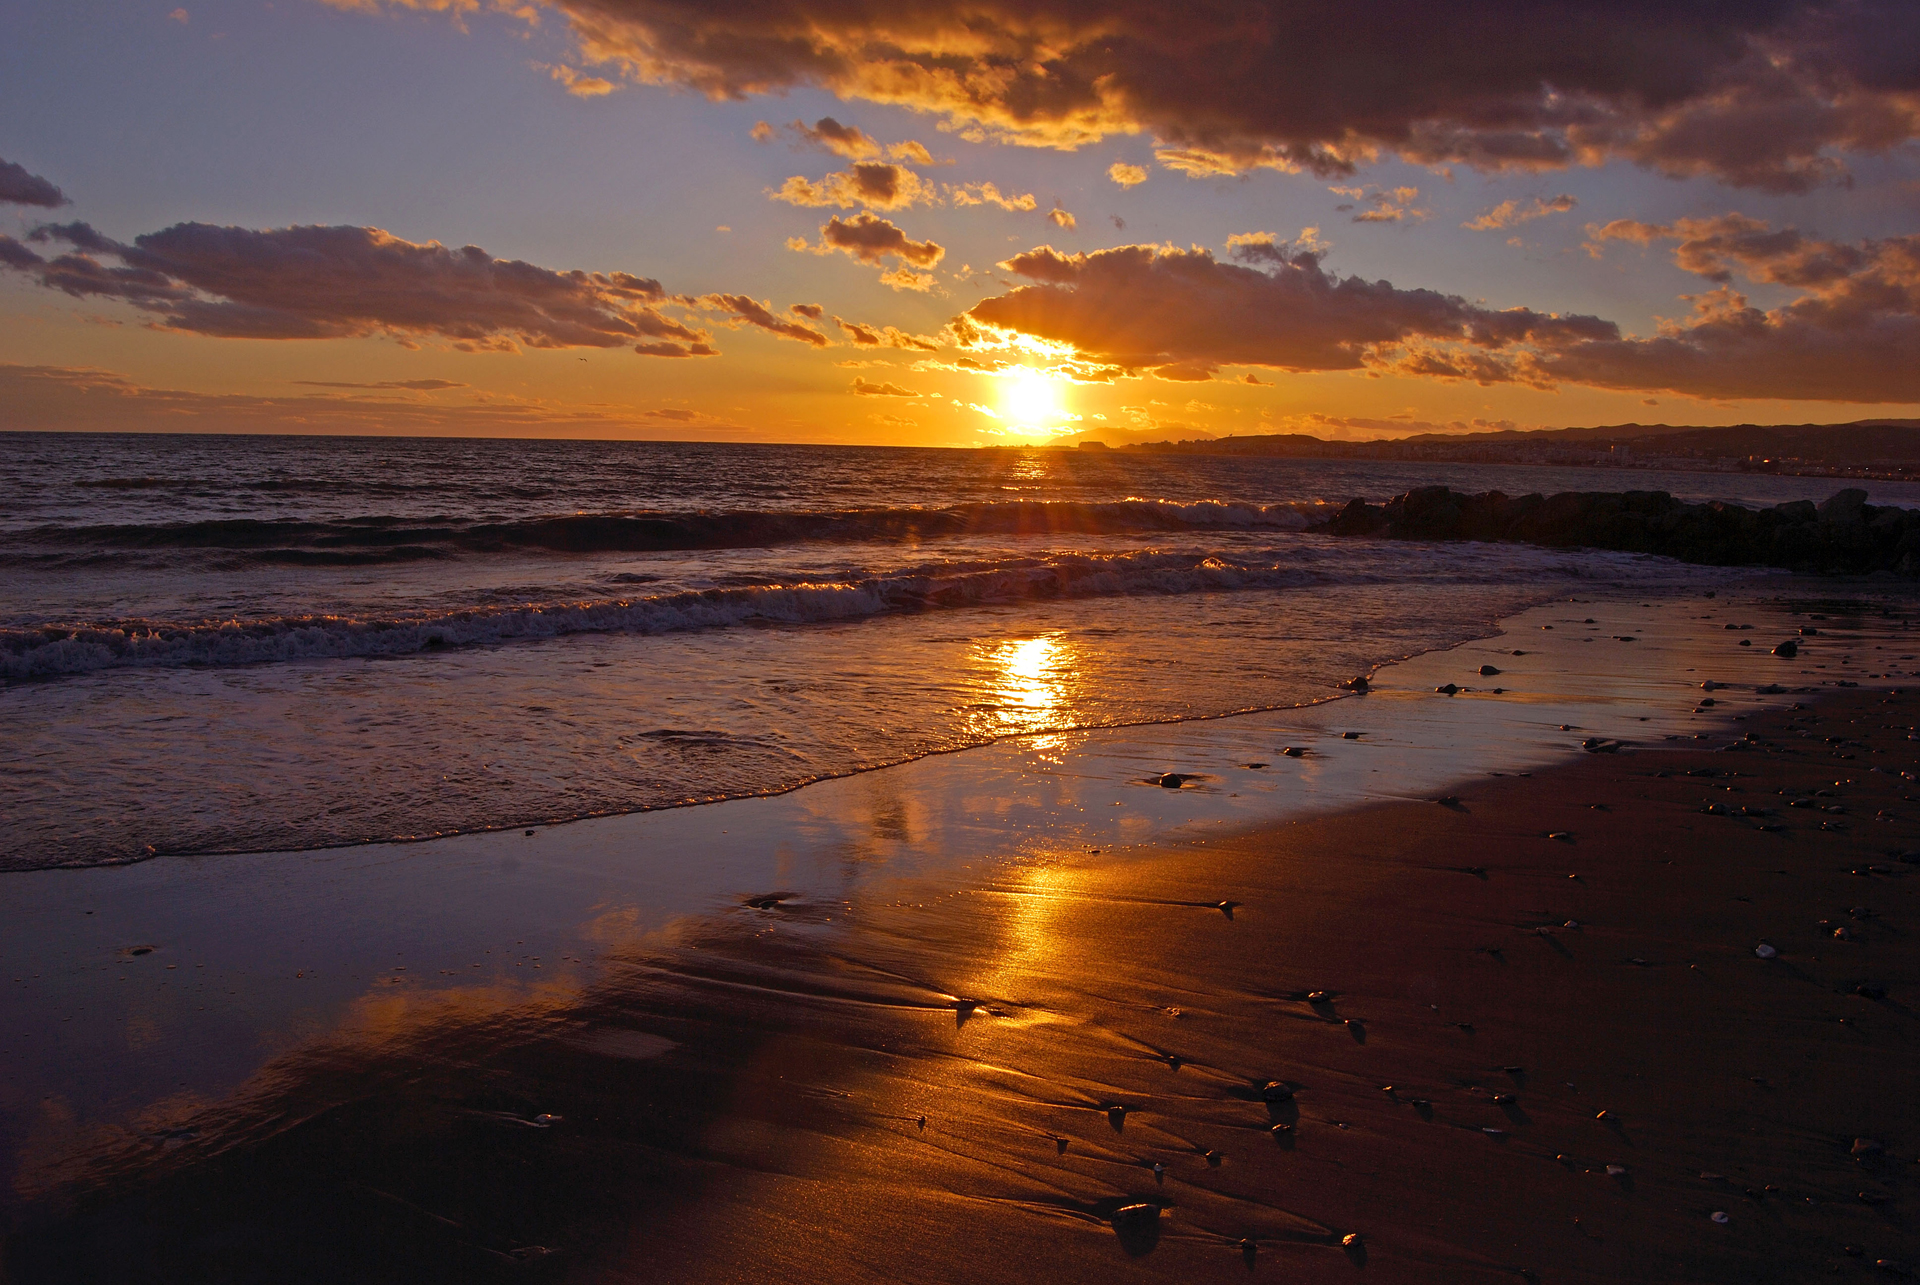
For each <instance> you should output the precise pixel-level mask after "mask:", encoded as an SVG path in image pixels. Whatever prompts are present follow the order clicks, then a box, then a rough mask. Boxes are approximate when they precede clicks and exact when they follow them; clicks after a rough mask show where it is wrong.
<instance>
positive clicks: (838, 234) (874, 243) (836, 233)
mask: <svg viewBox="0 0 1920 1285" xmlns="http://www.w3.org/2000/svg"><path fill="white" fill-rule="evenodd" d="M787 244H788V245H789V246H794V248H797V249H802V250H807V249H811V250H813V252H814V253H815V254H831V253H832V252H833V251H835V250H839V251H842V252H844V253H846V254H849V255H852V256H853V257H854V258H855V259H857V260H859V261H860V262H861V263H865V264H878V263H880V262H881V261H882V260H883V259H885V258H887V257H888V256H890V255H891V256H892V257H894V258H897V259H899V260H900V261H901V262H902V263H903V264H907V265H911V266H913V267H916V268H930V267H932V266H933V265H934V264H936V263H938V262H940V260H941V259H942V258H944V257H946V253H947V251H946V248H945V247H944V246H941V245H938V244H936V243H935V242H933V241H915V240H913V239H912V238H910V237H908V236H907V234H906V233H905V232H903V231H901V230H900V229H899V228H898V227H896V226H895V225H894V224H893V223H892V222H891V221H890V220H887V219H883V218H879V217H877V216H875V215H872V214H856V215H854V216H853V217H852V218H850V219H842V218H841V217H840V216H839V215H837V214H836V215H834V216H833V217H832V218H830V219H828V220H827V221H826V222H825V223H822V224H821V225H820V244H819V246H817V247H814V246H809V245H808V244H807V243H806V242H805V241H799V242H798V245H797V246H796V245H795V242H793V241H789V242H788V243H787Z"/></svg>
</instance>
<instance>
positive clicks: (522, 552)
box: [0, 433, 1920, 870]
mask: <svg viewBox="0 0 1920 1285" xmlns="http://www.w3.org/2000/svg"><path fill="white" fill-rule="evenodd" d="M1430 484H1442V485H1447V486H1451V487H1454V488H1455V489H1457V490H1463V491H1485V490H1501V491H1505V492H1507V493H1509V494H1524V493H1527V492H1542V493H1548V494H1551V493H1554V492H1559V491H1576V490H1624V489H1640V490H1664V491H1668V492H1671V493H1672V494H1674V495H1676V496H1679V497H1681V498H1683V499H1687V500H1709V499H1717V500H1727V501H1732V502H1737V503H1742V504H1747V505H1765V504H1775V503H1781V502H1784V501H1789V500H1798V499H1813V500H1819V499H1824V498H1825V497H1826V496H1827V495H1829V494H1831V493H1832V492H1833V491H1835V490H1837V489H1839V488H1840V487H1841V486H1842V485H1844V484H1843V483H1840V482H1837V481H1834V480H1832V479H1825V478H1795V477H1780V476H1773V475H1753V474H1736V473H1679V472H1652V471H1641V470H1633V471H1625V470H1620V469H1579V468H1545V467H1525V466H1495V465H1464V464H1461V465H1450V464H1424V463H1423V464H1393V463H1378V462H1360V461H1311V460H1278V459H1273V460H1266V459H1247V458H1234V459H1224V458H1209V457H1205V456H1185V455H1178V456H1176V455H1159V454H1143V453H1135V452H1126V451H1100V450H1063V449H979V450H936V449H906V448H877V447H873V448H869V447H834V446H774V445H741V444H714V443H660V442H590V441H501V440H448V439H404V438H343V437H286V436H239V435H233V436H193V435H133V434H36V433H6V434H0V870H8V869H11V870H26V869H40V868H48V867H57V866H88V865H103V864H119V863H127V862H134V861H140V860H144V859H146V858H150V857H154V856H160V855H171V854H211V853H231V852H269V851H290V850H301V849H313V848H325V847H337V846H343V845H353V844H365V843H373V842H381V841H391V840H400V839H424V838H431V837H434V836H439V835H448V834H455V833H468V832H474V831H482V830H492V829H503V828H508V827H519V826H533V825H542V826H544V825H551V824H556V823H560V822H565V821H570V820H575V819H579V818H584V817H589V816H603V815H609V814H617V813H628V812H637V811H643V810H648V809H658V808H671V807H682V806H688V805H696V804H702V803H709V802H715V801H718V800H722V799H729V798H740V797H746V796H754V795H768V794H776V793H780V792H784V791H788V790H793V789H795V788H798V787H800V786H804V785H806V784H808V783H810V782H814V781H819V780H822V779H825V778H830V777H840V776H847V775H850V774H854V773H859V772H864V771H868V770H871V769H875V768H879V767H884V766H887V765H890V764H895V763H901V762H905V761H908V760H911V759H916V758H921V757H924V756H927V755H932V754H943V753H949V752H955V751H964V750H966V749H968V748H969V747H974V746H980V745H984V744H988V743H991V742H994V741H998V740H1002V739H1004V738H1007V737H1015V736H1025V735H1032V734H1036V733H1046V732H1058V731H1064V730H1068V729H1086V728H1100V727H1117V726H1125V725H1131V724H1147V723H1164V722H1173V721H1178V720H1186V719H1205V718H1218V717H1223V716H1228V715H1234V714H1239V713H1246V712H1249V711H1256V710H1272V709H1285V708H1289V707H1296V706H1301V705H1307V704H1311V703H1314V702H1317V701H1321V700H1325V699H1327V698H1329V697H1331V696H1333V695H1334V694H1335V693H1336V692H1337V690H1338V684H1339V683H1340V682H1341V681H1342V680H1344V679H1346V678H1349V677H1351V676H1353V675H1355V674H1361V673H1365V672H1367V671H1368V670H1370V669H1372V668H1373V667H1374V666H1376V665H1379V664H1382V663H1386V662H1389V661H1393V660H1396V659H1400V658H1404V657H1407V656H1412V655H1415V654H1418V653H1421V652H1425V651H1431V650H1433V649H1436V648H1442V647H1447V646H1451V645H1453V644H1455V643H1458V642H1461V641H1463V640H1465V639H1468V638H1472V637H1476V636H1481V635H1484V634H1486V633H1488V632H1489V631H1490V630H1491V629H1492V627H1493V625H1494V623H1495V622H1496V621H1498V620H1500V619H1501V618H1503V617H1506V616H1510V615H1512V614H1513V613H1515V612H1517V611H1520V610H1523V609H1525V608H1527V607H1530V606H1534V605H1537V604H1540V603H1544V602H1548V601H1551V600H1553V599H1556V598H1564V597H1567V596H1572V595H1580V594H1591V593H1594V592H1603V591H1604V592H1620V593H1628V594H1634V595H1643V596H1655V595H1660V594H1669V593H1677V592H1690V591H1694V590H1696V589H1698V588H1700V587H1701V586H1703V585H1707V584H1711V583H1722V582H1725V581H1726V580H1727V579H1728V578H1729V576H1739V575H1742V574H1746V575H1749V576H1750V575H1754V574H1764V573H1731V572H1728V571H1726V570H1724V569H1714V568H1700V567H1690V566H1685V565H1682V564H1679V563H1675V562H1672V561H1669V560H1666V559H1660V558H1650V557H1643V556H1638V555H1629V554H1621V553H1609V552H1601V551H1569V550H1549V549H1538V548H1531V547H1526V546H1519V545H1504V544H1477V543H1455V544H1428V543H1421V542H1411V541H1388V540H1374V539H1338V538H1333V537H1329V536H1324V535H1319V534H1314V533H1312V532H1310V531H1309V530H1308V527H1309V526H1310V525H1311V523H1312V522H1313V521H1314V520H1315V519H1316V518H1317V517H1320V516H1324V515H1325V514H1327V513H1328V512H1329V510H1330V506H1338V505H1341V504H1344V503H1345V502H1347V501H1348V500H1349V499H1352V498H1353V497H1356V496H1359V497H1364V498H1366V499H1369V500H1373V501H1380V500H1384V499H1387V498H1389V497H1391V496H1393V495H1395V494H1398V493H1400V492H1403V491H1405V490H1407V489H1409V488H1411V487H1414V486H1422V485H1430ZM1870 490H1872V491H1873V495H1872V500H1873V502H1876V503H1895V504H1902V505H1914V504H1920V486H1915V485H1911V484H1898V485H1896V484H1876V485H1874V486H1873V487H1871V488H1870Z"/></svg>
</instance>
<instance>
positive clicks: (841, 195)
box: [767, 161, 933, 210]
mask: <svg viewBox="0 0 1920 1285" xmlns="http://www.w3.org/2000/svg"><path fill="white" fill-rule="evenodd" d="M767 195H769V196H771V197H772V198H773V199H774V200H776V201H785V202H787V203H788V204H790V205H812V206H820V205H837V206H839V207H840V208H842V209H848V208H850V207H852V206H856V205H864V206H866V207H867V208H868V209H872V210H903V209H906V208H907V207H908V206H910V205H913V204H915V203H916V202H920V203H926V202H930V201H932V200H933V188H932V186H931V185H930V184H929V183H927V181H926V180H925V179H923V178H921V177H920V176H919V175H918V174H915V173H914V172H913V171H912V170H910V169H907V168H906V167H905V166H901V165H893V164H889V163H888V162H886V161H862V162H860V163H859V164H857V165H854V166H852V167H851V168H850V169H848V170H846V171H844V172H835V173H832V174H829V175H827V176H826V177H825V178H823V179H821V180H820V181H819V182H818V183H811V182H808V181H807V180H806V179H805V178H802V177H801V176H800V175H798V174H796V175H794V176H793V177H792V178H790V179H788V180H787V181H786V182H785V183H782V184H781V185H780V187H779V189H778V190H777V191H776V190H772V189H769V190H768V193H767Z"/></svg>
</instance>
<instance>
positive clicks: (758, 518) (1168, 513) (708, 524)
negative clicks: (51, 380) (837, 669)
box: [5, 479, 1318, 565]
mask: <svg viewBox="0 0 1920 1285" xmlns="http://www.w3.org/2000/svg"><path fill="white" fill-rule="evenodd" d="M146 481H147V479H114V480H113V481H112V482H111V483H108V485H116V486H126V487H138V486H141V485H144V484H145V482H146ZM1317 509H1318V506H1316V505H1313V504H1270V505H1260V504H1231V503H1222V502H1218V501H1198V502H1192V503H1175V502H1172V501H1166V500H1139V499H1130V500H1116V501H1109V502H1102V503H1092V502H1085V501H1066V500H1057V501H1042V500H1028V501H1009V502H998V503H976V504H959V505H953V506H949V507H942V508H865V509H843V510H811V511H810V510H791V511H787V510H777V509H775V510H767V509H760V510H728V511H713V510H706V511H696V512H681V513H674V512H660V511H635V512H625V513H618V512H615V513H576V514H565V515H555V516H551V517H538V518H525V519H518V520H514V521H470V520H466V519H460V518H454V517H446V518H418V517H386V516H375V517H362V518H350V519H345V520H335V521H292V520H274V519H262V518H232V519H213V520H202V521H193V522H174V523H140V524H112V525H97V526H43V527H39V528H36V529H32V530H26V531H21V532H18V533H17V534H15V535H14V536H12V537H11V538H9V539H8V540H7V541H6V542H5V544H6V546H10V547H11V548H14V549H18V550H20V551H21V552H23V553H27V552H29V551H30V556H34V555H37V556H36V560H39V559H44V558H46V557H48V556H54V557H62V556H73V555H85V554H88V553H97V552H98V551H101V550H167V549H180V550H206V551H228V552H231V553H233V554H236V555H239V556H241V557H244V558H246V559H248V560H251V561H259V562H283V563H290V564H306V565H312V564H324V563H340V564H349V565H351V564H355V563H365V562H377V561H390V560H391V561H399V560H413V559H421V558H433V557H448V556H460V555H463V554H487V553H506V552H515V551H534V552H550V553H642V552H665V551H672V550H681V549H686V550H696V549H747V548H764V547H772V546H776V545H782V544H793V543H799V542H803V541H818V542H829V543H836V544H854V543H889V544H892V543H914V542H918V541H924V540H950V539H956V538H964V537H967V536H978V535H996V536H1020V535H1038V536H1045V535H1107V534H1124V533H1129V532H1178V531H1196V530H1212V529H1221V528H1241V529H1264V530H1275V531H1290V530H1299V529H1301V528H1303V527H1305V526H1307V525H1308V524H1309V522H1310V520H1311V519H1310V517H1309V514H1312V513H1315V512H1316V511H1317Z"/></svg>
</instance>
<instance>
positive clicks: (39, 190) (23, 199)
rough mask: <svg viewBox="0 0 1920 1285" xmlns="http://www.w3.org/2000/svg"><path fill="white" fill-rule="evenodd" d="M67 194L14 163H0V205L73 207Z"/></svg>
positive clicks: (49, 207)
mask: <svg viewBox="0 0 1920 1285" xmlns="http://www.w3.org/2000/svg"><path fill="white" fill-rule="evenodd" d="M71 204H72V202H71V201H69V200H67V194H66V193H65V192H62V191H61V190H60V189H59V188H57V187H55V186H54V185H53V184H52V183H49V182H48V181H47V180H46V179H43V178H41V177H40V176H39V175H38V174H34V173H31V172H29V171H28V170H27V169H25V168H24V167H22V166H19V165H16V164H14V163H13V162H12V161H0V205H38V206H42V207H43V208H45V209H49V210H52V209H57V208H58V207H60V206H62V205H71Z"/></svg>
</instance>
